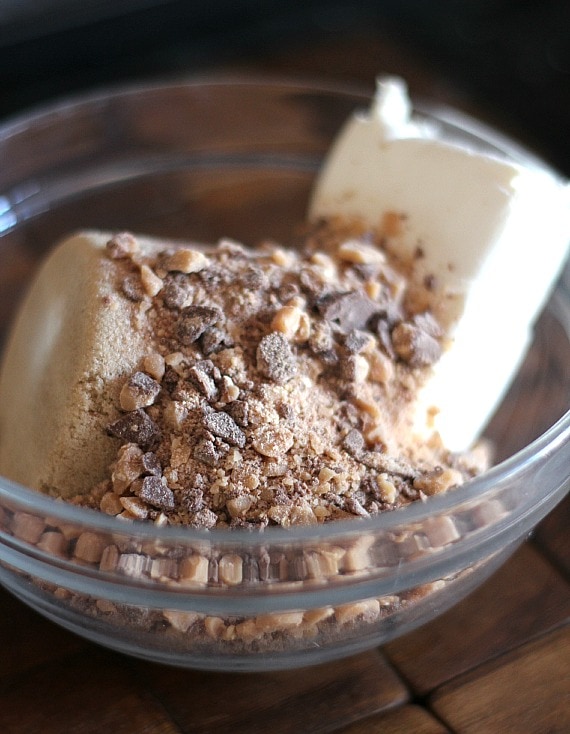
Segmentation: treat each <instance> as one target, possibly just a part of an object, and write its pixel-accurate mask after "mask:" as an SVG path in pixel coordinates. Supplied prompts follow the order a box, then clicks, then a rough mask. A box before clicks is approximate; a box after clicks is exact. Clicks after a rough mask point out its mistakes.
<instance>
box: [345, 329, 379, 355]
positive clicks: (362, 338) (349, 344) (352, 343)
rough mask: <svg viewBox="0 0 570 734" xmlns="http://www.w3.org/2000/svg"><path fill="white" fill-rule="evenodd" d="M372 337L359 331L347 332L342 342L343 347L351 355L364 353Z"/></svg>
mask: <svg viewBox="0 0 570 734" xmlns="http://www.w3.org/2000/svg"><path fill="white" fill-rule="evenodd" d="M371 341H372V336H371V335H370V334H369V333H368V332H366V331H360V329H353V330H352V331H351V332H349V333H348V334H347V335H346V337H345V340H344V346H345V349H346V350H347V351H349V352H350V353H351V354H358V353H359V352H362V351H364V349H366V347H368V346H370V343H371Z"/></svg>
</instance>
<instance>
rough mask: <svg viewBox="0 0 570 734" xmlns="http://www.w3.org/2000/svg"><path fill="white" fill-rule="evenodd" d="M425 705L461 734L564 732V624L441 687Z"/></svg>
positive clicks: (569, 646)
mask: <svg viewBox="0 0 570 734" xmlns="http://www.w3.org/2000/svg"><path fill="white" fill-rule="evenodd" d="M431 705H432V708H433V710H434V711H435V712H436V713H437V714H438V715H439V716H441V717H442V719H443V720H444V721H445V722H446V723H447V724H448V725H449V726H450V728H451V729H452V730H453V731H457V732H461V734H492V733H493V732H500V734H521V732H524V734H545V732H548V734H568V732H569V731H570V626H565V627H563V628H562V629H559V630H556V631H554V632H551V633H550V634H548V635H546V636H545V637H543V638H540V639H539V640H536V641H534V642H531V643H528V644H527V645H524V646H523V647H521V648H518V649H517V650H515V651H513V652H511V653H510V654H508V655H506V656H504V657H503V658H501V659H500V660H499V661H493V662H492V663H489V664H488V665H487V666H483V668H482V669H478V670H476V671H473V672H472V673H471V674H468V675H467V676H465V678H464V679H461V680H458V681H454V682H452V683H450V684H449V685H448V686H444V687H443V688H442V689H440V690H438V691H436V692H435V694H434V695H433V697H432V699H431Z"/></svg>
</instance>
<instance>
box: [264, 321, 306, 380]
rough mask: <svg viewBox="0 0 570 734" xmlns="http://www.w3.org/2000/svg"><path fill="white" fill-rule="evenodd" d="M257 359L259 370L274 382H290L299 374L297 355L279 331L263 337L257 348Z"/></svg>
mask: <svg viewBox="0 0 570 734" xmlns="http://www.w3.org/2000/svg"><path fill="white" fill-rule="evenodd" d="M256 357H257V368H258V370H259V371H260V372H261V374H262V375H264V376H265V377H268V378H269V379H270V380H273V381H274V382H278V383H284V382H288V381H289V380H291V379H292V378H293V377H294V376H295V375H296V373H297V363H296V361H295V355H294V354H293V352H292V351H291V347H290V345H289V342H288V341H287V339H286V338H285V337H284V336H283V334H281V333H280V332H278V331H273V332H271V334H267V335H266V336H264V337H263V339H262V340H261V341H260V342H259V345H258V347H257V354H256Z"/></svg>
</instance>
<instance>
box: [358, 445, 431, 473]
mask: <svg viewBox="0 0 570 734" xmlns="http://www.w3.org/2000/svg"><path fill="white" fill-rule="evenodd" d="M355 458H357V459H358V460H359V461H361V462H362V463H363V464H364V465H365V466H367V467H368V468H369V469H375V470H376V471H378V472H385V473H386V474H395V475H397V476H400V477H406V478H415V477H416V476H417V475H418V472H417V471H416V470H415V469H414V468H413V467H412V465H411V464H409V463H408V462H407V461H405V460H404V459H395V458H394V457H393V456H388V455H387V454H384V453H382V452H380V451H363V452H361V453H360V455H359V456H357V457H355Z"/></svg>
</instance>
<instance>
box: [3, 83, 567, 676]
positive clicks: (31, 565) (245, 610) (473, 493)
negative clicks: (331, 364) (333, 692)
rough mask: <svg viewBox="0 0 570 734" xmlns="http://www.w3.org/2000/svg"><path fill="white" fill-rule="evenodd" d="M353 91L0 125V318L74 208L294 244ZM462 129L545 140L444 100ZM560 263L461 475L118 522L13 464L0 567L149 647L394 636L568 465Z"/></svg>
mask: <svg viewBox="0 0 570 734" xmlns="http://www.w3.org/2000/svg"><path fill="white" fill-rule="evenodd" d="M366 104H367V97H366V96H365V95H364V94H362V93H359V92H357V91H354V90H346V89H342V88H341V89H339V88H334V87H330V86H326V85H321V86H317V85H314V84H313V85H303V84H299V83H295V82H286V81H277V82H274V81H267V80H265V81H264V80H258V81H244V80H239V79H230V80H219V79H218V80H215V79H214V80H208V79H206V80H197V81H191V82H181V83H170V84H159V85H151V86H137V87H134V88H128V89H119V90H115V91H110V92H102V93H100V94H95V95H92V96H88V97H82V98H80V99H77V100H74V101H67V102H65V103H62V104H60V105H59V106H54V107H51V108H48V109H45V110H41V111H38V112H35V113H33V114H30V115H28V116H24V117H21V118H19V119H17V120H15V121H12V122H10V123H8V124H5V125H4V126H3V127H1V128H0V151H1V159H2V161H3V165H2V167H1V169H0V182H1V184H0V327H1V328H2V329H3V331H2V337H3V336H4V335H5V331H6V328H7V326H8V324H9V322H10V320H11V318H12V315H13V313H14V311H15V309H16V307H17V305H18V302H19V299H20V297H21V295H22V293H23V291H24V289H25V287H26V285H27V283H28V281H29V278H30V276H31V275H32V273H33V272H34V270H35V268H36V266H37V264H38V262H39V260H40V259H41V257H42V256H43V254H44V253H45V252H46V250H47V249H48V248H49V247H50V246H51V245H52V244H53V243H54V241H55V240H57V239H58V238H59V237H60V236H62V235H65V234H68V233H69V232H70V231H73V230H74V229H79V228H100V229H111V230H113V229H115V230H117V229H119V230H124V229H129V230H132V231H135V232H140V233H148V234H157V235H162V236H168V237H192V238H198V239H204V240H207V241H213V240H215V239H217V238H218V237H221V236H231V237H233V238H236V239H239V240H242V241H243V242H245V243H247V244H254V243H255V242H256V241H257V240H258V239H261V238H266V237H270V238H274V239H276V240H280V241H282V242H284V243H287V240H288V238H289V234H290V233H291V232H292V231H293V230H294V228H295V226H296V225H297V224H299V223H301V222H302V220H303V217H304V214H305V207H306V203H307V201H308V197H309V192H310V189H311V185H312V182H313V179H314V176H315V174H316V172H317V170H318V166H319V163H320V161H321V160H322V157H323V155H324V154H325V153H326V151H327V149H328V146H329V144H330V142H331V140H332V139H333V137H334V135H335V133H336V132H337V131H338V129H339V128H340V126H341V124H342V123H343V122H344V121H345V119H346V118H347V117H348V115H349V114H350V113H351V112H352V111H353V110H354V109H355V108H357V107H362V106H364V105H366ZM417 114H418V115H420V116H422V115H423V116H427V117H428V118H429V119H431V120H432V121H435V122H436V124H439V125H441V126H442V127H443V128H445V130H446V131H447V132H448V133H449V134H450V135H454V136H457V137H458V138H461V139H466V138H468V139H469V140H470V141H471V142H476V143H477V144H479V145H481V147H482V148H484V149H495V150H497V149H498V150H501V151H503V152H504V153H506V154H508V155H511V156H513V157H515V158H517V159H523V160H525V161H526V162H527V163H528V164H529V165H542V164H541V163H540V161H537V160H536V159H534V158H532V157H531V156H529V154H528V153H526V152H525V151H521V150H520V149H518V148H517V147H516V146H514V145H513V144H512V143H511V142H510V141H508V140H505V139H504V138H501V137H500V136H498V135H497V134H496V133H495V132H493V131H490V130H488V129H486V128H484V127H482V126H480V125H479V124H478V123H476V122H474V121H472V120H469V119H466V118H463V117H460V116H458V115H456V114H455V113H454V112H450V111H446V110H433V109H431V110H429V109H427V108H423V112H417ZM569 334H570V305H569V297H568V288H565V287H564V284H563V283H562V284H561V285H560V287H559V288H558V290H557V293H556V295H555V297H554V298H553V299H552V301H551V303H550V305H549V307H548V309H547V311H546V312H545V314H544V315H543V316H542V317H541V319H540V321H539V323H538V325H537V332H536V340H535V345H534V346H533V348H532V350H531V352H530V354H529V357H528V359H527V360H526V362H525V365H524V367H523V368H522V370H521V374H520V376H519V378H518V379H517V381H516V382H515V384H514V385H513V388H512V389H511V391H510V393H509V394H508V396H507V398H506V399H505V401H504V404H503V406H502V407H501V409H500V411H499V413H498V414H497V416H496V417H495V419H494V420H493V422H492V423H491V425H490V426H489V430H488V435H489V436H490V437H491V438H492V439H493V440H494V441H495V442H496V445H497V454H498V457H499V459H500V460H501V462H500V463H499V464H498V465H497V466H495V468H493V469H492V470H491V471H489V472H488V473H487V474H485V475H484V476H482V477H480V478H478V479H476V480H474V481H472V482H471V483H469V484H468V485H465V486H464V487H463V488H461V489H460V490H457V491H452V492H450V493H448V494H445V495H441V496H435V497H432V498H430V499H428V500H427V501H426V502H423V503H422V502H418V503H415V504H413V505H411V506H409V507H407V508H405V509H403V510H397V511H394V512H391V513H385V514H382V515H380V516H377V517H375V518H373V519H366V520H360V519H359V520H353V521H342V522H338V523H331V524H328V525H324V526H319V527H318V528H317V529H315V528H314V527H311V528H297V529H288V530H283V529H273V528H268V529H266V531H265V532H261V533H256V532H250V531H245V530H232V531H224V530H218V531H199V530H190V529H180V528H171V527H170V528H156V527H155V526H150V525H146V524H144V523H125V522H124V521H120V520H117V519H116V518H113V517H108V516H105V515H103V514H99V513H96V512H93V511H89V510H85V509H81V508H78V507H75V506H71V505H68V504H65V503H63V502H58V501H55V500H53V499H50V498H48V497H45V496H43V495H40V494H38V493H35V492H32V491H30V490H27V489H25V488H23V487H21V486H16V485H14V484H13V483H10V482H8V481H6V480H0V581H1V582H2V583H3V584H4V585H5V587H6V588H8V589H9V590H11V591H12V592H13V593H14V594H15V595H16V596H17V597H19V598H20V599H22V600H23V601H24V602H26V603H27V604H29V605H30V606H32V607H33V608H35V609H36V610H38V611H39V612H40V613H42V614H44V615H45V616H46V617H48V618H50V619H52V620H54V621H55V622H57V623H59V624H61V625H63V626H64V627H66V628H68V629H70V630H73V631H74V632H76V633H78V634H80V635H83V636H85V637H87V638H89V639H91V640H94V641H95V642H98V643H101V644H103V645H106V646H108V647H110V648H114V649H116V650H120V651H122V652H125V653H129V654H132V655H136V656H140V657H143V658H147V659H150V660H155V661H159V662H163V663H170V664H174V665H179V666H185V667H194V668H204V669H211V670H233V671H237V670H244V671H246V670H267V669H279V668H286V667H294V666H302V665H309V664H313V663H318V662H322V661H324V660H328V659H333V658H338V657H341V656H345V655H349V654H352V653H355V652H358V651H360V650H363V649H366V648H370V647H373V646H375V645H378V644H381V643H384V642H386V641H388V640H390V639H392V638H394V637H396V636H398V635H401V634H402V633H404V632H406V631H408V630H410V629H412V628H414V627H416V626H418V625H420V624H422V623H423V622H425V621H427V620H429V619H432V618H433V617H434V616H435V615H437V614H440V613H441V612H443V611H444V610H445V609H447V608H448V607H449V606H451V605H452V604H454V603H455V602H457V601H458V600H459V599H461V598H463V597H464V596H465V595H466V594H467V593H468V592H470V591H471V590H472V589H474V588H475V587H477V586H478V585H479V584H481V583H482V581H484V580H485V579H486V578H487V577H488V576H489V575H490V574H491V573H492V572H493V571H494V570H495V569H496V568H497V567H498V566H499V565H500V564H501V563H503V562H504V560H505V559H506V558H507V557H508V555H509V554H510V553H512V551H513V550H514V549H515V548H516V547H517V545H518V544H519V543H521V542H522V541H523V540H524V538H525V537H526V536H527V535H528V533H529V532H530V531H531V530H532V528H533V527H534V526H535V525H536V523H537V522H538V521H539V520H541V519H542V518H543V517H544V516H545V515H546V514H547V513H548V511H549V510H550V509H551V508H552V507H554V505H555V504H556V503H557V502H558V501H559V500H560V499H561V498H562V497H563V495H564V494H565V493H566V491H567V490H568V488H569V485H570V479H569V473H570V413H569V412H568V408H569V406H570V396H569V392H570V391H569V387H570V376H569V373H568V365H569V364H570V341H569Z"/></svg>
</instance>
